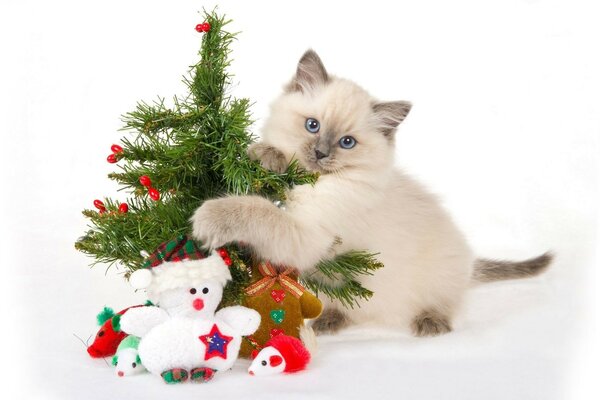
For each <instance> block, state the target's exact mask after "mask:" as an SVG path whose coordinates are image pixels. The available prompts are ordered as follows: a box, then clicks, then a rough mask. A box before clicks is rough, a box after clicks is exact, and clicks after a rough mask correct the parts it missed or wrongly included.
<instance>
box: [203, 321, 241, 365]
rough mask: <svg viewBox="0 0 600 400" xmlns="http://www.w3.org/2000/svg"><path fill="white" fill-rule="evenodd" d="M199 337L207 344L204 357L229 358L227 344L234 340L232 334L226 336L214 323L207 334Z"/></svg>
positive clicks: (206, 358)
mask: <svg viewBox="0 0 600 400" xmlns="http://www.w3.org/2000/svg"><path fill="white" fill-rule="evenodd" d="M198 339H200V341H202V343H204V344H205V345H206V353H205V354H204V359H205V360H208V359H211V358H213V357H221V358H224V359H226V358H227V345H228V344H229V342H231V341H232V340H233V337H231V336H225V335H223V334H222V333H221V332H219V328H218V327H217V324H213V326H212V329H211V330H210V332H209V333H208V334H206V335H201V336H198Z"/></svg>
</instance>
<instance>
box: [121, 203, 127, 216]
mask: <svg viewBox="0 0 600 400" xmlns="http://www.w3.org/2000/svg"><path fill="white" fill-rule="evenodd" d="M127 211H129V206H128V205H127V203H121V205H120V206H119V212H122V213H123V214H125V213H126V212H127Z"/></svg>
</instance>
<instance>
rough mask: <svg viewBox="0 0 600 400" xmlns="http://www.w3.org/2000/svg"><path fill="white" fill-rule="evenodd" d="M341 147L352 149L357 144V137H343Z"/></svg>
mask: <svg viewBox="0 0 600 400" xmlns="http://www.w3.org/2000/svg"><path fill="white" fill-rule="evenodd" d="M339 143H340V147H341V148H342V149H346V150H347V149H351V148H353V147H354V146H356V139H354V138H353V137H352V136H344V137H343V138H341V139H340V142H339Z"/></svg>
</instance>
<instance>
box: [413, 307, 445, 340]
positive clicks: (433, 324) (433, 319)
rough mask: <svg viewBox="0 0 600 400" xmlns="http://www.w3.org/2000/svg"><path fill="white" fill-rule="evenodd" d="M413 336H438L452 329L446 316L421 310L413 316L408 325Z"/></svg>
mask: <svg viewBox="0 0 600 400" xmlns="http://www.w3.org/2000/svg"><path fill="white" fill-rule="evenodd" d="M410 327H411V330H412V332H413V334H414V335H415V336H420V337H422V336H438V335H442V334H444V333H448V332H450V331H452V326H451V325H450V321H449V319H448V317H446V316H445V315H443V314H441V313H439V312H437V311H433V310H428V311H423V312H422V313H421V314H419V315H417V316H416V317H415V318H413V321H412V323H411V325H410Z"/></svg>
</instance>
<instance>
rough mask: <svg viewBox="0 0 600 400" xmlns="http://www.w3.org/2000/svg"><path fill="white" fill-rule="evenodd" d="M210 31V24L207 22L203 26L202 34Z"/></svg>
mask: <svg viewBox="0 0 600 400" xmlns="http://www.w3.org/2000/svg"><path fill="white" fill-rule="evenodd" d="M208 31H210V24H209V23H208V22H205V23H203V24H202V32H208Z"/></svg>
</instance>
